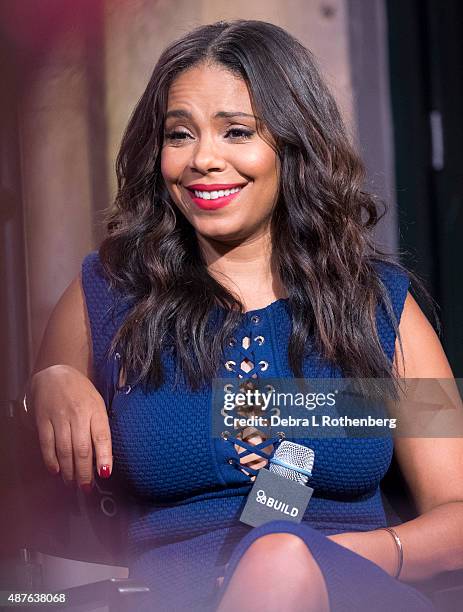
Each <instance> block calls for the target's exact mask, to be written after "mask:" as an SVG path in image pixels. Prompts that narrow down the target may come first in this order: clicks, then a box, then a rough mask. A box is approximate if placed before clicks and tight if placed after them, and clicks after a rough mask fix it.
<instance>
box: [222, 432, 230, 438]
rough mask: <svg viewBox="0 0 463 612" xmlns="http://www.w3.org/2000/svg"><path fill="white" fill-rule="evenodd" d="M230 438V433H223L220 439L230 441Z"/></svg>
mask: <svg viewBox="0 0 463 612" xmlns="http://www.w3.org/2000/svg"><path fill="white" fill-rule="evenodd" d="M229 436H230V432H229V431H222V433H221V434H220V437H221V438H222V440H228V438H229Z"/></svg>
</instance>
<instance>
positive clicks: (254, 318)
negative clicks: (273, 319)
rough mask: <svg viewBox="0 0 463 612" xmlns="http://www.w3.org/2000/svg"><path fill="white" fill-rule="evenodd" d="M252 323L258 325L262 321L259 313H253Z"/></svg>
mask: <svg viewBox="0 0 463 612" xmlns="http://www.w3.org/2000/svg"><path fill="white" fill-rule="evenodd" d="M251 323H254V325H257V324H258V323H260V317H259V315H252V317H251Z"/></svg>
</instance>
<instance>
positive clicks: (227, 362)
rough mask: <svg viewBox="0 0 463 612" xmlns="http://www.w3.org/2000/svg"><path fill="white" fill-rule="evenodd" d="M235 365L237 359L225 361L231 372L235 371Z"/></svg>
mask: <svg viewBox="0 0 463 612" xmlns="http://www.w3.org/2000/svg"><path fill="white" fill-rule="evenodd" d="M233 366H236V361H233V360H232V359H229V360H228V361H226V362H225V367H226V368H227V370H228V371H229V372H234V371H235V370H234V369H233Z"/></svg>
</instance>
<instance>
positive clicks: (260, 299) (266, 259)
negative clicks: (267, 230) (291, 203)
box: [198, 234, 287, 310]
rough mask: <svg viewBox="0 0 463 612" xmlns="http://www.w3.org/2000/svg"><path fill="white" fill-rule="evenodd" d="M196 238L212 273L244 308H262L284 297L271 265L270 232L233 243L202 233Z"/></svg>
mask: <svg viewBox="0 0 463 612" xmlns="http://www.w3.org/2000/svg"><path fill="white" fill-rule="evenodd" d="M198 239H199V242H200V246H201V250H202V253H203V257H204V259H205V261H206V265H207V268H208V270H209V273H210V274H211V276H213V277H214V278H215V279H216V280H217V282H219V283H220V284H221V285H223V286H225V287H226V288H227V289H228V290H229V291H230V292H231V293H233V294H234V295H236V297H238V298H239V299H240V300H241V301H242V302H243V304H244V306H245V309H246V310H254V309H257V308H263V307H265V306H267V305H268V304H270V303H271V302H274V301H275V300H277V299H279V298H281V297H287V294H286V291H285V288H284V287H283V285H282V283H281V282H280V280H279V278H278V274H277V273H276V271H275V269H274V266H273V265H272V243H271V239H270V235H269V234H264V235H261V236H257V237H255V238H250V239H248V240H246V241H243V242H240V243H239V244H235V245H233V246H230V245H226V244H224V243H223V242H217V241H212V240H206V239H204V237H199V238H198Z"/></svg>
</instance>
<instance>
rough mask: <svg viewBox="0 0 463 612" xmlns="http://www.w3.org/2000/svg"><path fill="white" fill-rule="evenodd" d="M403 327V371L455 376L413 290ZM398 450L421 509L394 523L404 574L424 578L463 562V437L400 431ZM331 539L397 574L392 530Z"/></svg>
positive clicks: (402, 373) (411, 374)
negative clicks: (408, 434) (413, 434)
mask: <svg viewBox="0 0 463 612" xmlns="http://www.w3.org/2000/svg"><path fill="white" fill-rule="evenodd" d="M399 329H400V334H401V338H402V346H403V361H402V359H401V356H400V352H399V346H398V342H396V354H395V359H394V364H395V367H396V368H397V372H398V374H399V376H401V377H403V378H440V379H449V378H453V374H452V371H451V368H450V365H449V363H448V360H447V358H446V356H445V353H444V351H443V349H442V345H441V343H440V341H439V339H438V337H437V335H436V333H435V332H434V329H433V328H432V326H431V324H430V323H429V322H428V320H427V319H426V317H425V316H424V314H423V312H422V311H421V309H420V308H419V306H418V304H417V303H416V302H415V300H414V299H413V298H412V296H411V295H410V294H408V295H407V298H406V300H405V306H404V310H403V313H402V317H401V322H400V327H399ZM460 433H461V432H460ZM395 453H396V457H397V461H398V463H399V465H400V468H401V470H402V473H403V475H404V478H405V480H406V482H407V485H408V486H409V488H410V491H411V493H412V495H413V498H414V500H415V503H416V506H417V508H418V511H419V512H420V513H421V514H420V516H418V517H417V518H415V519H413V520H412V521H408V522H406V523H403V524H401V525H399V526H397V527H394V529H395V531H396V532H397V534H398V536H399V537H400V539H401V541H402V545H403V554H404V558H403V568H402V572H401V575H400V579H401V580H404V581H411V582H412V581H421V580H426V579H427V578H430V577H431V576H433V575H435V574H438V573H440V572H444V571H448V570H455V569H460V568H463V529H462V525H463V437H459V438H448V437H442V438H424V437H422V438H420V437H414V438H411V437H408V438H406V437H397V438H396V440H395ZM330 539H332V540H334V541H336V542H338V543H339V544H341V545H342V546H345V547H347V548H350V549H351V550H353V551H354V552H356V553H358V554H360V555H362V556H364V557H366V558H367V559H370V560H371V561H373V562H374V563H376V564H377V565H379V566H380V567H382V568H383V569H384V570H385V571H387V572H388V573H389V574H391V575H394V573H395V569H396V567H397V550H396V545H395V542H394V540H393V538H392V537H391V535H390V534H389V533H387V532H386V531H384V530H376V531H369V532H363V533H352V532H349V533H341V534H337V535H334V536H330Z"/></svg>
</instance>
